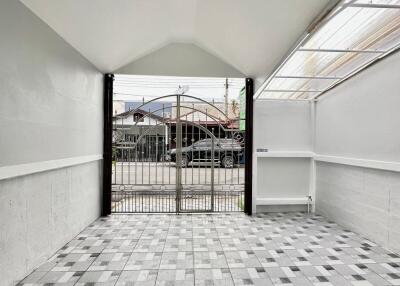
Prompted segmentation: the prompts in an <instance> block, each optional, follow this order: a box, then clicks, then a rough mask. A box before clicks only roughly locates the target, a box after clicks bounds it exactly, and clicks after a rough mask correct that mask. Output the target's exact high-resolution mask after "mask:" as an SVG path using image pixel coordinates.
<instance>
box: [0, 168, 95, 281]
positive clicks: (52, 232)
mask: <svg viewBox="0 0 400 286" xmlns="http://www.w3.org/2000/svg"><path fill="white" fill-rule="evenodd" d="M100 171H101V162H100V161H95V162H92V163H88V164H83V165H77V166H73V167H69V168H62V169H58V170H54V171H49V172H43V173H38V174H33V175H28V176H23V177H17V178H13V179H7V180H2V181H0V218H1V219H0V253H1V255H0V277H1V278H0V285H14V283H15V282H16V280H18V279H21V278H23V277H24V276H25V275H27V274H28V273H29V272H30V271H32V270H33V268H34V267H38V266H39V265H40V264H41V263H43V262H45V261H46V260H47V259H48V258H49V257H50V256H51V255H52V254H53V253H54V252H55V251H57V250H58V249H60V248H61V247H62V246H64V245H65V243H67V242H68V241H70V240H71V239H72V238H73V237H74V236H75V235H76V234H78V233H79V232H80V231H81V230H83V229H84V228H85V227H86V226H88V225H89V224H90V223H91V222H93V221H94V220H95V219H97V218H98V216H99V214H100V206H101V196H100V194H101V192H100V190H101V181H100V177H99V173H100Z"/></svg>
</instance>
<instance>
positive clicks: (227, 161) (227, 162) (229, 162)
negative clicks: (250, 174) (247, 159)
mask: <svg viewBox="0 0 400 286" xmlns="http://www.w3.org/2000/svg"><path fill="white" fill-rule="evenodd" d="M222 167H224V168H233V157H232V156H225V157H224V158H223V159H222Z"/></svg>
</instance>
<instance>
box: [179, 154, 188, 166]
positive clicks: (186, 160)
mask: <svg viewBox="0 0 400 286" xmlns="http://www.w3.org/2000/svg"><path fill="white" fill-rule="evenodd" d="M188 165H189V159H188V157H187V156H185V155H182V159H181V167H182V168H186V167H187V166H188Z"/></svg>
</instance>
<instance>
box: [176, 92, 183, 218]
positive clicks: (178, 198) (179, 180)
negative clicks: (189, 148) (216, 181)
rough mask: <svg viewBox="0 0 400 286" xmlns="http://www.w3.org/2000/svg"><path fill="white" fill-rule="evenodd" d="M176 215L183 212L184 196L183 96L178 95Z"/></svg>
mask: <svg viewBox="0 0 400 286" xmlns="http://www.w3.org/2000/svg"><path fill="white" fill-rule="evenodd" d="M175 180H176V213H179V212H180V210H181V195H182V125H181V96H180V94H177V95H176V178H175Z"/></svg>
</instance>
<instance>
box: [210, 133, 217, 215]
mask: <svg viewBox="0 0 400 286" xmlns="http://www.w3.org/2000/svg"><path fill="white" fill-rule="evenodd" d="M213 131H214V130H213ZM213 134H214V133H213ZM215 143H216V142H215V141H214V136H211V212H214V157H215V154H214V144H215Z"/></svg>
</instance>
